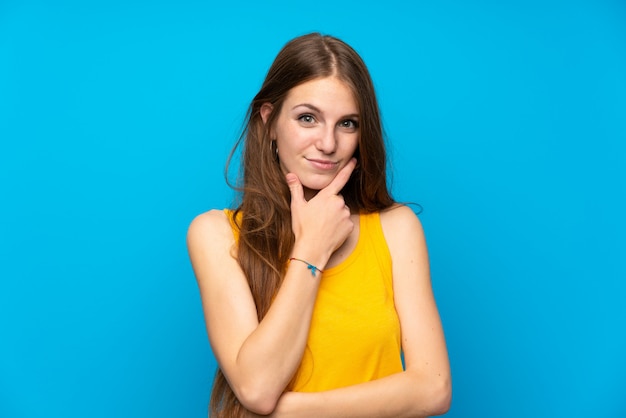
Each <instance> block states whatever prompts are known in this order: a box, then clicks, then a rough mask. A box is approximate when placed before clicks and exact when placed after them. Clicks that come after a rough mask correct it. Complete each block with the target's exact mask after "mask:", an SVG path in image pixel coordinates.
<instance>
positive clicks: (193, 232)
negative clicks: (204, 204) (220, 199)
mask: <svg viewBox="0 0 626 418" xmlns="http://www.w3.org/2000/svg"><path fill="white" fill-rule="evenodd" d="M234 243H235V238H234V236H233V230H232V228H231V225H230V220H229V219H228V216H227V215H226V213H225V212H224V211H222V210H210V211H208V212H205V213H203V214H200V215H198V216H196V218H195V219H194V220H193V221H192V222H191V224H190V225H189V229H188V231H187V249H188V251H189V256H190V258H191V263H192V265H193V267H194V269H195V270H197V271H196V273H198V270H199V267H202V266H207V267H208V266H210V265H213V264H216V263H220V262H223V261H225V260H224V258H225V257H226V258H232V250H233V248H234V247H233V245H234ZM229 256H230V257H229ZM196 276H198V278H200V277H202V275H198V274H196Z"/></svg>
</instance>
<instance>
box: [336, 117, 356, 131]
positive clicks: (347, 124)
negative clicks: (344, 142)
mask: <svg viewBox="0 0 626 418" xmlns="http://www.w3.org/2000/svg"><path fill="white" fill-rule="evenodd" d="M339 126H340V127H342V128H345V129H350V130H356V129H357V128H358V127H359V122H357V121H356V120H354V119H346V120H342V121H341V122H339Z"/></svg>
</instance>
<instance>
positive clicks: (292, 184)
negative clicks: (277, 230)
mask: <svg viewBox="0 0 626 418" xmlns="http://www.w3.org/2000/svg"><path fill="white" fill-rule="evenodd" d="M355 166H356V158H352V159H351V160H350V161H349V162H348V164H346V166H345V167H343V168H342V169H341V170H339V172H338V173H337V175H336V176H335V178H334V179H333V180H332V181H331V182H330V184H329V185H328V186H326V187H325V188H323V189H322V190H320V191H319V192H318V193H317V195H315V197H313V198H312V199H311V200H309V201H308V202H307V201H306V199H305V198H304V191H303V190H302V184H301V183H300V179H298V176H296V175H295V174H293V173H289V174H287V184H288V185H289V190H290V191H291V227H292V230H293V233H294V235H295V237H296V245H298V244H300V245H304V246H305V249H306V251H313V250H314V251H317V252H318V253H317V254H298V255H297V256H300V257H311V259H310V260H307V261H310V262H312V263H313V262H318V260H321V261H323V264H325V263H326V262H327V261H328V258H330V256H331V254H332V253H333V252H335V250H336V249H337V248H339V247H340V246H341V244H343V242H344V241H345V240H346V238H348V236H349V235H350V233H351V232H352V230H353V229H354V224H353V222H352V220H351V219H350V209H349V208H348V206H346V204H345V201H344V199H343V197H342V196H341V195H340V194H339V192H340V191H341V189H343V187H344V186H345V184H346V183H347V182H348V180H349V179H350V175H351V174H352V171H353V170H354V167H355ZM318 267H319V268H321V269H323V268H324V267H322V266H321V265H319V266H318Z"/></svg>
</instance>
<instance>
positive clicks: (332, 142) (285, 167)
mask: <svg viewBox="0 0 626 418" xmlns="http://www.w3.org/2000/svg"><path fill="white" fill-rule="evenodd" d="M271 112H272V106H271V105H270V104H269V103H266V104H265V105H263V106H262V107H261V117H262V118H263V121H264V122H265V121H267V119H268V117H269V114H270V113H271ZM358 127H359V112H358V107H357V104H356V101H355V100H354V96H353V94H352V91H351V90H350V88H348V87H347V86H346V85H345V84H344V83H343V82H342V81H340V80H339V79H338V78H336V77H327V78H319V79H315V80H312V81H309V82H307V83H303V84H300V85H298V86H296V87H294V88H293V89H291V90H290V91H289V93H288V94H287V97H286V98H285V101H284V103H283V105H282V107H281V110H280V114H279V115H278V119H277V121H276V123H275V125H274V127H273V129H272V132H271V135H272V138H275V140H276V146H277V148H278V158H279V161H280V162H279V164H280V167H281V169H282V171H283V173H285V174H287V173H293V174H295V175H296V176H297V177H298V179H299V180H300V182H301V183H302V185H303V190H304V195H305V198H306V199H307V200H309V199H310V198H311V197H313V196H314V195H315V194H316V193H317V191H318V190H321V189H323V188H325V187H326V186H328V184H330V182H331V180H332V179H334V178H335V176H336V175H337V173H338V172H339V170H340V169H341V168H343V167H345V166H346V164H347V163H348V161H350V158H352V155H354V151H355V150H356V147H357V144H358V142H359V129H358Z"/></svg>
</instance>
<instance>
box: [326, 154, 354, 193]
mask: <svg viewBox="0 0 626 418" xmlns="http://www.w3.org/2000/svg"><path fill="white" fill-rule="evenodd" d="M355 166H356V158H351V159H350V161H348V164H346V166H345V167H344V168H342V169H341V170H339V172H338V173H337V175H336V176H335V178H334V179H333V181H331V182H330V184H329V185H328V186H326V187H325V188H324V189H323V190H326V191H328V192H330V193H332V194H338V193H339V192H340V191H341V189H343V186H345V185H346V183H347V182H348V180H350V175H352V171H353V170H354V167H355Z"/></svg>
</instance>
